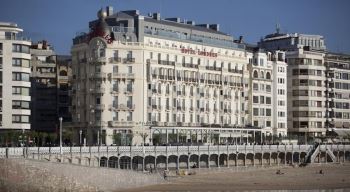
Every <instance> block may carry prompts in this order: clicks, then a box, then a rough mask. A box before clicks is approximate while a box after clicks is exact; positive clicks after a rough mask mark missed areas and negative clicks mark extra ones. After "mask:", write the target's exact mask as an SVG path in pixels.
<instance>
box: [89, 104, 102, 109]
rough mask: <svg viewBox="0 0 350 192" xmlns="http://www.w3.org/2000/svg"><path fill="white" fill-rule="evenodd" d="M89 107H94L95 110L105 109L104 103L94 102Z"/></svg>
mask: <svg viewBox="0 0 350 192" xmlns="http://www.w3.org/2000/svg"><path fill="white" fill-rule="evenodd" d="M90 108H94V109H95V110H99V111H103V110H104V109H105V105H104V104H96V105H95V106H92V105H90Z"/></svg>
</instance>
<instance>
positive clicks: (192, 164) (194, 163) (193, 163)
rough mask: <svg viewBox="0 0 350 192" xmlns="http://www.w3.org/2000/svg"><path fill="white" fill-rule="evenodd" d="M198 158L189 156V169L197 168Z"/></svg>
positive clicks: (195, 155) (194, 155)
mask: <svg viewBox="0 0 350 192" xmlns="http://www.w3.org/2000/svg"><path fill="white" fill-rule="evenodd" d="M198 162H199V156H198V155H197V154H192V155H190V167H192V168H198Z"/></svg>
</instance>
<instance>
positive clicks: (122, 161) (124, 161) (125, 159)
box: [119, 156, 131, 169]
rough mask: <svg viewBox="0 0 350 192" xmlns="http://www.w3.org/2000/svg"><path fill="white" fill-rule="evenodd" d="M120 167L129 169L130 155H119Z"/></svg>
mask: <svg viewBox="0 0 350 192" xmlns="http://www.w3.org/2000/svg"><path fill="white" fill-rule="evenodd" d="M119 163H120V165H119V166H120V169H131V157H129V156H122V157H120V161H119Z"/></svg>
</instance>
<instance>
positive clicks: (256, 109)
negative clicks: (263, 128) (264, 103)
mask: <svg viewBox="0 0 350 192" xmlns="http://www.w3.org/2000/svg"><path fill="white" fill-rule="evenodd" d="M253 115H254V116H259V109H258V108H253Z"/></svg>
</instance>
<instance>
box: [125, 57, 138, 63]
mask: <svg viewBox="0 0 350 192" xmlns="http://www.w3.org/2000/svg"><path fill="white" fill-rule="evenodd" d="M123 63H135V58H132V57H130V58H124V59H123Z"/></svg>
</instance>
